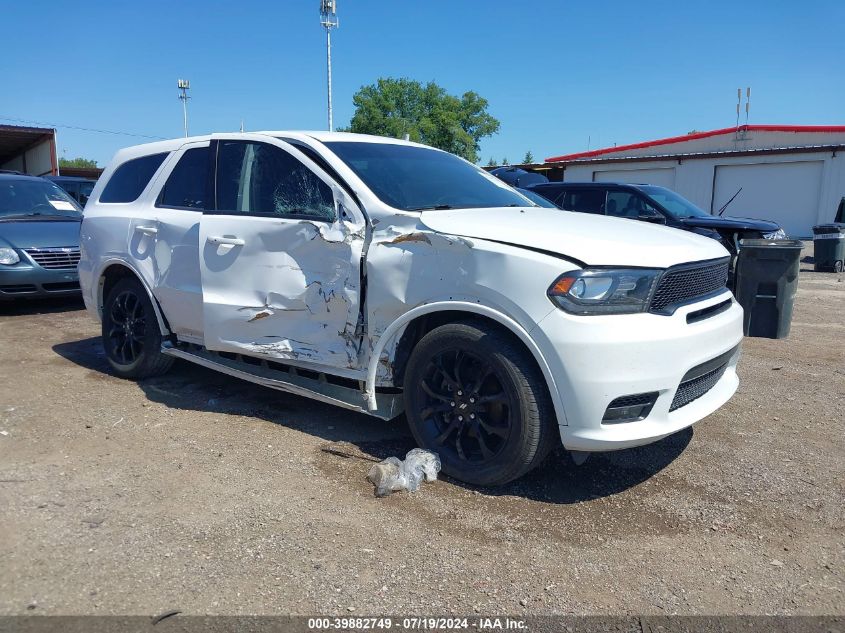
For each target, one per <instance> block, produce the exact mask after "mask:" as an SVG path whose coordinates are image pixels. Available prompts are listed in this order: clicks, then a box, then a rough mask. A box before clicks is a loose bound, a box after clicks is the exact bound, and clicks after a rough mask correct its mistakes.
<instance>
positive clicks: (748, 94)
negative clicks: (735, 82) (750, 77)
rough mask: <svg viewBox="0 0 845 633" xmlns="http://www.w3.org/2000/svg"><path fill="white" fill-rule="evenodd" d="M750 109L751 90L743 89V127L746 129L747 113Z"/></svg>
mask: <svg viewBox="0 0 845 633" xmlns="http://www.w3.org/2000/svg"><path fill="white" fill-rule="evenodd" d="M750 109H751V88H750V87H748V88H746V89H745V127H748V111H749V110H750Z"/></svg>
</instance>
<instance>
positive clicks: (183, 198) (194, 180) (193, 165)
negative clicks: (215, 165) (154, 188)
mask: <svg viewBox="0 0 845 633" xmlns="http://www.w3.org/2000/svg"><path fill="white" fill-rule="evenodd" d="M208 152H209V150H208V148H207V147H196V148H194V149H189V150H188V151H187V152H185V153H184V154H182V158H180V159H179V162H178V163H176V167H174V168H173V171H172V172H170V177H168V179H167V182H166V183H165V184H164V188H163V189H162V190H161V193H160V194H159V196H158V203H157V206H160V207H176V208H179V209H197V210H202V209H205V188H206V182H207V180H208Z"/></svg>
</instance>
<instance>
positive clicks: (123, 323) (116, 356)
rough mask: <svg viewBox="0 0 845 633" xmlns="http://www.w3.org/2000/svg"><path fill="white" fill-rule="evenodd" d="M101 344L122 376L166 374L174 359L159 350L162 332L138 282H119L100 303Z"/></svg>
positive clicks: (150, 304) (139, 376) (140, 376)
mask: <svg viewBox="0 0 845 633" xmlns="http://www.w3.org/2000/svg"><path fill="white" fill-rule="evenodd" d="M102 327H103V347H104V348H105V351H106V358H107V359H108V361H109V365H111V367H112V369H113V370H114V373H116V374H117V375H118V376H120V377H121V378H148V377H150V376H158V375H159V374H163V373H165V372H166V371H167V370H168V369H170V366H171V365H172V364H173V358H171V357H170V356H165V355H164V354H162V353H161V331H160V330H159V327H158V320H157V319H156V314H155V311H154V310H153V304H152V302H151V301H150V297H149V296H148V295H147V292H146V290H144V288H143V286H141V284H140V282H138V280H136V279H132V278H128V277H127V278H124V279H121V280H120V281H118V282H117V283H116V284H115V285H114V286H113V287H112V289H111V290H110V291H109V294H108V296H107V297H106V301H105V304H104V306H103V319H102Z"/></svg>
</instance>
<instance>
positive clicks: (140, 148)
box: [115, 130, 442, 160]
mask: <svg viewBox="0 0 845 633" xmlns="http://www.w3.org/2000/svg"><path fill="white" fill-rule="evenodd" d="M221 134H231V135H232V138H238V137H239V136H241V135H244V136H248V135H258V136H268V137H273V138H279V137H286V138H292V139H297V140H305V139H308V138H311V139H314V140H317V141H319V142H321V143H330V142H333V141H349V142H358V143H381V144H384V145H410V146H413V147H424V148H426V149H433V150H436V151H442V150H438V149H437V148H435V147H430V146H428V145H423V144H421V143H414V142H412V141H406V140H404V139H399V138H390V137H387V136H374V135H371V134H353V133H351V132H320V131H313V132H312V131H301V130H299V131H293V130H271V131H268V130H264V131H260V132H221ZM211 138H212V135H211V134H204V135H202V136H187V137H182V138H174V139H168V140H165V141H155V142H153V143H143V144H141V145H133V146H131V147H126V148H124V149H122V150H119V151H118V152H117V154H116V155H115V156H116V157H117V156H119V157H120V158H121V160H129V159H132V158H138V157H141V156H148V155H150V154H159V153H164V152H173V151H175V150H178V149H179V148H180V147H182V146H183V145H186V144H188V143H201V142H204V141H210V140H211Z"/></svg>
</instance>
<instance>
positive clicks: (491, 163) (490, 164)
mask: <svg viewBox="0 0 845 633" xmlns="http://www.w3.org/2000/svg"><path fill="white" fill-rule="evenodd" d="M487 166H488V167H498V166H499V163H497V162H496V159H495V158H493V157H492V156H491V157H490V160H488V161H487Z"/></svg>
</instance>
